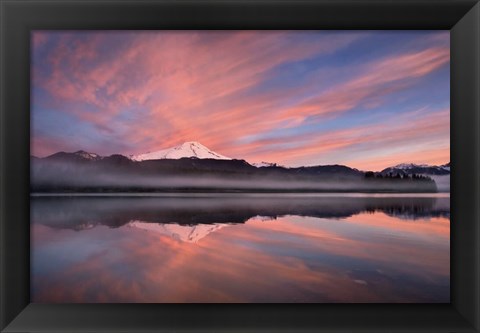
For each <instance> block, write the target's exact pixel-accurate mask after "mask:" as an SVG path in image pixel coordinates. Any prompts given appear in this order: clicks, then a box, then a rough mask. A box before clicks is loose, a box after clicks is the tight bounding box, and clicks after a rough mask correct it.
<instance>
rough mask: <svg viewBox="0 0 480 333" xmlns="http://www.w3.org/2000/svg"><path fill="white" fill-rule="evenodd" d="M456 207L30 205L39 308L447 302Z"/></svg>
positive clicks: (311, 202) (185, 200) (311, 199)
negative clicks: (90, 304) (115, 304)
mask: <svg viewBox="0 0 480 333" xmlns="http://www.w3.org/2000/svg"><path fill="white" fill-rule="evenodd" d="M449 201H450V198H449V195H448V194H433V195H430V194H429V195H417V194H412V195H364V194H328V195H327V194H320V195H319V194H284V195H272V194H220V195H212V194H196V195H186V194H176V195H175V194H168V195H157V196H145V195H129V196H122V195H116V196H84V195H81V196H54V195H50V196H34V197H32V200H31V202H32V207H31V209H32V210H31V216H32V221H31V222H32V223H31V242H32V246H31V251H32V252H31V258H32V260H31V268H32V270H31V272H32V276H31V281H32V285H31V289H32V290H31V291H32V293H31V294H32V301H33V302H42V303H64V302H68V303H71V302H148V303H150V302H155V303H160V302H328V303H331V302H348V303H350V302H428V303H431V302H449V301H450V203H449Z"/></svg>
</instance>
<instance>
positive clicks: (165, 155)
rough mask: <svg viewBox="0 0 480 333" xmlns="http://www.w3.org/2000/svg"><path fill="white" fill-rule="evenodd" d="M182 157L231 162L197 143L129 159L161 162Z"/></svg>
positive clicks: (185, 143)
mask: <svg viewBox="0 0 480 333" xmlns="http://www.w3.org/2000/svg"><path fill="white" fill-rule="evenodd" d="M184 157H187V158H188V157H195V158H200V159H204V158H212V159H216V160H231V158H229V157H226V156H223V155H221V154H218V153H216V152H214V151H211V150H210V149H208V148H207V147H205V146H204V145H202V144H201V143H199V142H195V141H189V142H184V143H182V144H181V145H178V146H175V147H172V148H167V149H163V150H158V151H154V152H148V153H146V154H140V155H132V156H130V158H131V159H132V160H134V161H146V160H162V159H180V158H184Z"/></svg>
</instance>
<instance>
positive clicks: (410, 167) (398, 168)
mask: <svg viewBox="0 0 480 333" xmlns="http://www.w3.org/2000/svg"><path fill="white" fill-rule="evenodd" d="M381 173H382V174H384V175H385V174H389V173H391V174H404V175H412V174H423V175H449V174H450V162H449V163H447V164H443V165H428V164H414V163H402V164H398V165H395V166H393V167H389V168H386V169H384V170H382V171H381Z"/></svg>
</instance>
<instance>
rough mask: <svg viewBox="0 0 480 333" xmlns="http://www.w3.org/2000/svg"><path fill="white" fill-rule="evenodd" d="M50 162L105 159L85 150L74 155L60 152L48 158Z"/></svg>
mask: <svg viewBox="0 0 480 333" xmlns="http://www.w3.org/2000/svg"><path fill="white" fill-rule="evenodd" d="M47 158H48V159H50V160H58V161H98V160H101V159H103V158H104V157H103V156H100V155H98V154H95V153H89V152H86V151H84V150H79V151H76V152H74V153H66V152H63V151H61V152H58V153H55V154H53V155H50V156H47Z"/></svg>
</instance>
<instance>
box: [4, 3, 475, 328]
mask: <svg viewBox="0 0 480 333" xmlns="http://www.w3.org/2000/svg"><path fill="white" fill-rule="evenodd" d="M0 11H1V13H0V24H1V50H0V51H1V52H0V56H1V64H0V65H1V68H0V73H1V82H0V86H1V105H0V106H1V112H0V126H1V132H0V134H1V135H0V140H1V141H0V177H1V178H0V190H1V192H0V198H1V200H0V228H1V229H0V231H1V249H0V259H1V266H0V269H1V276H0V278H1V280H0V295H1V297H0V299H1V301H0V329H1V331H2V332H73V331H75V332H97V331H99V332H107V331H108V332H114V331H121V332H130V331H131V332H143V331H158V332H167V331H168V332H173V331H205V332H207V331H208V332H219V331H226V332H228V331H238V332H240V331H242V332H256V331H262V332H267V331H272V332H273V331H282V332H287V331H288V332H290V331H291V332H302V331H319V332H320V331H322V332H326V331H346V332H350V331H353V332H354V331H359V332H360V331H365V332H366V331H370V332H372V331H375V332H378V331H389V332H391V331H410V332H413V331H415V332H426V331H429V332H480V316H479V312H480V306H479V301H480V294H479V281H480V276H479V253H480V248H479V244H480V240H479V229H480V228H479V226H480V219H479V216H480V215H479V206H480V200H479V199H480V196H479V194H480V193H479V188H480V178H479V171H478V170H479V169H480V163H479V162H480V153H479V152H480V140H479V139H480V134H479V133H480V109H479V107H480V97H479V95H480V84H479V83H480V4H479V3H478V1H476V0H429V1H427V0H422V1H412V0H409V1H402V0H390V1H382V0H378V1H376V0H338V1H328V0H324V1H322V0H319V1H310V0H300V1H294V0H278V1H265V0H262V1H247V0H244V1H239V0H231V1H220V0H217V1H213V0H211V1H183V0H179V1H153V0H140V1H135V0H117V1H110V0H103V1H102V0H100V1H90V0H84V1H77V0H63V1H62V0H38V1H35V0H0ZM41 29H80V30H82V29H108V30H113V29H123V30H129V29H134V30H136V29H142V30H145V29H148V30H149V29H448V30H450V32H451V168H452V175H451V303H450V304H383V305H381V304H336V305H334V304H57V305H52V304H50V305H47V304H30V299H29V291H30V277H29V269H30V265H29V252H30V242H29V206H30V202H29V200H30V199H29V194H30V193H29V192H30V189H29V167H30V165H29V155H30V131H29V122H30V114H29V112H30V104H29V93H30V54H29V51H30V31H31V30H41Z"/></svg>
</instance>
